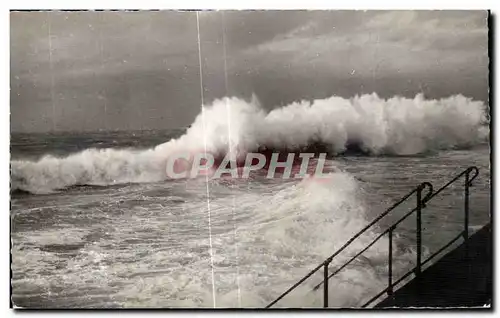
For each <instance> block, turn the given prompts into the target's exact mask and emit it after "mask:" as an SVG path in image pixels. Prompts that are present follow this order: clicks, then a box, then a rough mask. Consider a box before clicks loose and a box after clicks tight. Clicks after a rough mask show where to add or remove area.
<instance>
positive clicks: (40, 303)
mask: <svg viewBox="0 0 500 318" xmlns="http://www.w3.org/2000/svg"><path fill="white" fill-rule="evenodd" d="M182 133H183V130H175V131H168V130H167V131H142V132H111V133H110V132H96V133H71V134H70V133H56V134H14V135H12V136H11V157H12V159H11V160H12V161H20V160H23V161H35V160H38V159H40V158H41V157H43V156H44V155H47V154H51V155H53V156H55V157H56V158H64V157H65V156H68V155H70V154H75V153H78V152H81V151H83V150H85V149H90V148H97V149H106V148H114V149H124V148H126V149H133V150H134V151H143V150H146V149H148V148H151V147H154V146H155V145H158V144H161V143H163V142H165V141H167V140H170V139H171V138H175V137H178V136H180V135H182ZM89 160H90V159H89ZM54 164H56V165H57V164H58V161H57V159H54ZM328 165H330V166H334V167H335V168H336V170H335V171H337V172H334V173H333V174H332V178H331V179H330V180H329V181H328V182H326V183H320V184H318V183H311V182H306V181H297V180H280V179H266V178H264V177H262V178H260V177H258V176H257V177H255V178H252V179H248V180H212V181H210V182H208V184H207V181H206V180H205V179H203V178H202V179H190V180H165V181H153V182H135V183H116V184H110V185H109V184H108V185H85V186H69V187H66V188H65V189H60V190H56V191H52V192H50V193H45V194H29V193H25V192H14V193H12V197H11V236H12V272H13V276H12V292H13V301H14V303H15V304H16V305H17V306H22V307H212V306H213V304H214V300H215V302H216V305H217V306H220V307H262V306H265V305H266V304H267V303H269V302H270V301H272V300H273V299H274V298H275V297H277V296H279V294H281V292H283V291H284V290H286V289H287V288H288V287H289V286H290V285H292V284H293V283H294V282H295V281H297V280H298V279H300V278H301V277H302V276H303V275H304V274H305V273H307V272H308V271H309V270H310V269H311V268H314V267H315V266H316V265H317V264H318V263H319V262H321V261H322V260H323V259H324V258H325V257H328V256H329V255H330V254H332V253H333V252H334V251H335V249H336V248H338V247H340V246H341V245H342V244H343V243H345V242H346V241H347V240H348V239H349V238H350V237H351V236H352V234H354V233H355V232H357V231H358V230H359V229H361V228H362V227H363V226H364V225H365V224H367V223H368V222H369V221H371V220H372V219H374V218H375V217H376V216H377V215H379V214H380V213H381V212H383V211H384V210H385V209H386V208H387V207H389V206H390V205H391V203H393V202H395V201H396V200H398V199H399V198H400V197H402V196H404V195H405V194H406V193H408V192H409V191H410V190H412V189H413V188H414V187H415V186H416V185H418V184H419V183H420V182H423V181H429V182H431V183H432V184H433V185H434V187H436V188H438V187H440V186H441V185H443V184H445V183H446V182H447V181H448V180H449V179H451V178H452V177H453V176H454V175H456V174H457V173H459V172H461V171H462V170H463V169H466V168H467V167H468V166H471V165H475V166H477V167H478V168H479V171H480V173H479V176H478V178H477V179H476V180H475V182H474V187H473V188H472V189H471V203H470V206H471V211H470V213H471V214H470V225H471V226H472V227H471V228H472V229H477V228H478V227H480V226H481V225H484V224H485V223H487V222H488V221H489V213H490V149H489V145H488V144H482V145H476V146H473V147H471V148H469V149H466V150H443V151H434V152H429V153H427V154H424V155H417V156H366V155H363V156H341V157H329V159H328ZM61 169H63V168H59V170H58V169H54V170H50V173H52V174H57V173H63V170H61ZM462 183H463V182H460V183H457V184H456V185H454V186H452V187H451V188H449V189H447V190H446V191H444V192H443V194H442V195H440V196H439V197H438V198H436V199H434V200H433V201H432V202H431V203H430V204H429V207H428V208H427V209H425V210H424V213H423V224H424V225H423V230H424V233H423V244H424V247H425V253H427V254H428V253H432V252H433V251H436V250H437V249H439V248H440V247H441V246H443V245H444V244H446V243H447V241H448V240H449V239H451V238H452V237H454V236H455V235H457V234H458V233H459V232H460V231H461V230H462V228H463V210H462V207H463V186H462ZM207 188H208V190H209V191H208V196H207ZM207 198H209V200H207ZM414 204H415V200H412V201H409V202H408V203H407V204H403V205H402V206H400V207H398V208H397V209H396V210H395V211H393V213H391V214H390V215H389V216H388V217H387V218H386V219H384V220H382V223H381V224H382V225H381V227H383V226H384V225H388V224H389V223H391V222H394V221H395V220H397V219H398V218H400V217H401V216H402V215H403V214H404V213H406V211H408V210H409V209H410V208H413V207H414ZM208 212H210V220H209V214H208ZM380 230H381V228H375V229H373V230H372V231H369V233H367V234H366V235H365V236H363V237H362V238H361V239H360V240H359V242H356V243H355V244H353V249H352V250H351V252H353V251H354V250H356V249H358V250H359V249H361V248H362V247H364V246H365V245H366V244H367V243H369V242H370V238H373V237H374V236H375V235H376V234H377V233H378V232H379V231H380ZM387 244H388V242H387V240H382V241H380V244H375V245H374V246H373V247H372V248H371V249H369V250H368V252H367V253H366V254H365V257H364V258H362V259H360V260H359V261H357V262H355V263H353V265H352V266H349V267H348V268H346V269H345V270H344V271H343V272H341V273H340V275H339V276H338V277H335V278H334V281H333V283H331V284H330V288H332V291H331V293H330V295H334V296H332V299H331V301H330V305H331V306H344V307H346V306H359V305H360V304H361V303H362V302H363V300H366V299H368V298H370V296H372V295H374V294H376V293H377V292H378V291H380V290H381V289H382V288H384V287H385V284H386V281H387ZM395 244H396V253H395V256H394V261H395V275H396V277H395V278H397V276H398V275H399V276H401V275H403V274H404V273H405V272H406V271H407V270H408V269H410V268H411V267H412V266H413V264H414V262H415V252H414V251H415V217H410V218H408V219H407V220H406V221H405V222H403V223H402V224H401V226H400V227H399V228H398V230H397V240H396V243H395ZM348 253H350V252H349V251H348ZM346 259H347V256H343V257H341V258H340V259H339V260H338V263H335V262H337V261H335V262H334V263H333V264H332V266H335V265H337V264H338V265H340V264H341V262H342V260H346ZM320 276H321V273H320V275H319V276H318V277H313V278H312V282H311V283H309V284H306V285H305V286H304V287H302V288H299V289H298V290H297V291H296V292H295V293H292V295H290V296H289V297H287V298H285V299H284V300H283V302H282V303H280V304H281V305H283V306H320V304H321V299H322V298H321V297H322V294H321V290H320V291H318V292H316V293H314V292H311V286H312V285H313V284H314V282H318V281H320V280H321V277H320Z"/></svg>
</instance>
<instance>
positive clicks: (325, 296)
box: [323, 262, 329, 308]
mask: <svg viewBox="0 0 500 318" xmlns="http://www.w3.org/2000/svg"><path fill="white" fill-rule="evenodd" d="M328 264H329V262H325V265H324V267H323V274H324V276H323V277H324V282H323V308H328Z"/></svg>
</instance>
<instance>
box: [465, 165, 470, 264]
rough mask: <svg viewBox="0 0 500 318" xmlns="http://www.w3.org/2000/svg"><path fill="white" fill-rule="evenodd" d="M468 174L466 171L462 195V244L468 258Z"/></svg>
mask: <svg viewBox="0 0 500 318" xmlns="http://www.w3.org/2000/svg"><path fill="white" fill-rule="evenodd" d="M469 174H470V171H469V170H467V172H466V173H465V195H464V244H465V255H466V256H469V184H470V180H469Z"/></svg>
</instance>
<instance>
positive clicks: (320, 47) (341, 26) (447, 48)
mask: <svg viewBox="0 0 500 318" xmlns="http://www.w3.org/2000/svg"><path fill="white" fill-rule="evenodd" d="M335 14H338V13H337V12H336V13H335ZM345 15H346V17H344V18H343V19H342V18H341V17H339V16H337V17H336V18H332V19H325V18H324V17H322V19H318V20H310V21H308V22H306V23H304V24H303V25H301V26H298V27H296V28H294V29H293V30H291V31H290V32H288V33H287V34H283V35H278V36H276V37H275V38H273V39H272V40H270V41H267V42H264V43H260V44H258V45H255V46H253V47H251V48H248V49H246V50H245V51H244V52H243V55H244V57H245V58H246V59H249V60H251V62H250V64H256V65H260V66H261V67H264V68H266V69H270V68H273V67H275V66H276V64H281V63H289V64H291V65H293V66H294V68H295V69H296V70H297V72H303V71H304V69H309V68H310V66H311V65H313V64H314V65H315V66H316V67H317V68H318V69H320V70H322V71H324V72H337V73H338V74H350V73H351V72H352V70H355V71H356V73H357V74H358V75H365V76H368V75H370V74H371V73H372V72H373V71H374V70H376V71H377V72H380V73H381V74H384V75H390V74H399V73H405V74H415V73H424V72H448V71H449V72H453V71H454V70H456V68H457V66H463V65H465V64H469V65H468V67H469V68H480V69H481V70H483V71H484V70H485V69H486V67H487V20H486V18H487V13H486V12H485V11H480V12H444V11H435V12H433V11H430V12H429V11H426V12H417V11H391V12H381V13H377V14H373V13H372V12H370V13H367V12H361V11H357V12H349V14H347V13H346V14H345ZM347 16H350V17H356V19H354V20H357V21H358V22H360V23H359V24H358V25H356V26H354V27H351V28H350V29H348V30H345V26H346V24H349V25H351V26H352V21H349V19H347ZM264 56H265V57H264ZM259 61H260V63H259Z"/></svg>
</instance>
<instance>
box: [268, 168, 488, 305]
mask: <svg viewBox="0 0 500 318" xmlns="http://www.w3.org/2000/svg"><path fill="white" fill-rule="evenodd" d="M472 172H474V174H473V175H472V177H471V173H472ZM464 175H465V176H466V178H465V184H464V187H465V200H464V214H465V219H464V230H463V232H462V233H461V234H460V235H459V236H457V237H455V238H454V239H453V240H451V241H450V242H448V243H447V244H446V245H445V246H444V247H442V248H441V249H440V250H438V251H437V252H435V253H434V254H433V255H431V256H430V257H429V258H428V259H427V260H425V261H424V262H422V259H421V255H422V242H421V235H422V234H421V233H422V228H421V227H422V221H421V212H422V209H423V208H425V207H426V203H427V202H428V201H430V200H431V199H432V198H434V197H435V196H437V195H438V194H439V193H441V192H442V191H443V190H444V189H445V188H447V187H449V186H450V185H451V184H453V183H454V182H456V181H457V180H458V179H459V178H461V177H462V176H464ZM478 175H479V169H478V168H477V167H475V166H471V167H468V168H467V169H465V170H464V171H462V172H461V173H460V174H458V175H456V176H455V177H454V178H453V179H452V180H450V181H449V182H448V183H446V184H445V185H444V186H442V187H441V188H439V189H438V190H437V191H435V192H434V191H433V186H432V184H431V183H429V182H422V183H421V184H420V185H418V186H417V187H416V188H414V189H413V190H412V191H410V192H409V193H408V194H407V195H405V196H404V197H403V198H401V199H400V200H399V201H397V202H396V203H394V204H393V205H392V206H391V207H390V208H388V209H387V210H386V211H385V212H383V213H382V214H380V215H379V216H378V217H376V218H375V219H374V220H373V221H372V222H370V223H369V224H368V225H366V226H365V227H364V228H363V229H361V230H360V231H359V232H357V233H356V234H355V235H354V236H353V237H351V238H350V239H349V240H348V241H347V242H346V243H345V244H344V245H343V246H342V247H341V248H339V249H338V250H337V251H336V252H335V253H333V254H332V255H331V256H330V257H328V258H327V259H326V260H325V261H323V262H322V263H321V264H319V265H318V266H316V267H315V268H314V269H313V270H311V271H310V272H309V273H308V274H307V275H305V276H304V277H303V278H302V279H300V280H299V281H298V282H297V283H295V284H294V285H293V286H291V287H290V288H289V289H287V290H286V291H285V292H284V293H282V294H281V295H280V296H279V297H278V298H276V299H275V300H274V301H273V302H271V303H270V304H269V305H267V306H266V308H270V307H271V306H273V305H274V304H275V303H277V302H278V301H280V300H281V299H282V298H283V297H285V296H286V295H288V294H289V293H290V292H291V291H292V290H294V289H295V288H297V287H298V286H299V285H300V284H302V283H303V282H304V281H305V280H306V279H308V278H309V277H311V276H312V275H313V274H314V273H316V272H317V271H318V270H319V269H320V268H322V267H323V268H324V279H323V281H322V282H321V283H319V284H317V285H316V286H315V287H314V288H313V290H314V291H315V290H317V289H318V288H319V287H320V286H321V285H323V286H324V287H323V307H325V308H326V307H328V280H329V279H330V278H331V277H333V276H335V275H336V274H337V273H338V272H340V271H341V270H343V269H344V268H345V267H347V266H348V265H349V264H350V263H351V262H353V261H354V260H355V259H356V258H357V257H358V256H360V255H361V254H363V253H364V252H365V251H366V250H367V249H368V248H370V247H371V246H372V245H373V244H375V243H376V242H377V241H378V240H379V239H380V238H382V237H383V236H384V235H385V234H389V275H388V276H389V277H388V280H389V284H388V285H389V286H388V287H387V288H386V289H384V290H383V291H382V292H380V293H379V294H377V295H376V296H375V297H373V298H372V299H370V300H369V301H368V302H367V303H366V304H365V305H363V306H362V307H366V306H368V305H369V304H370V303H372V302H373V301H374V300H376V299H378V298H379V297H380V296H382V295H383V294H384V293H387V294H388V296H389V297H390V296H392V294H393V287H394V286H396V285H397V284H399V283H400V282H401V281H403V279H404V278H406V277H408V276H409V275H410V274H412V273H415V274H416V276H417V277H418V276H420V273H421V268H422V266H423V265H425V264H426V263H428V262H429V261H430V260H431V259H432V258H434V257H435V256H436V255H437V254H439V253H441V252H442V251H443V250H444V249H446V248H447V247H449V246H450V245H451V244H452V243H453V242H455V241H456V240H457V239H458V238H460V236H462V237H463V238H464V241H465V244H466V251H467V250H468V242H467V241H468V216H469V187H471V186H472V181H473V180H474V179H475V178H476V177H477V176H478ZM426 188H428V191H427V193H426V194H425V196H424V197H423V198H422V192H423V191H424V190H425V189H426ZM415 193H416V194H417V206H416V207H415V208H413V209H412V210H411V211H409V212H408V213H406V214H405V215H404V216H403V217H401V218H400V219H399V220H398V221H396V222H395V223H394V224H392V225H391V226H390V227H389V228H388V229H386V230H385V231H383V232H382V233H381V234H379V235H378V236H377V237H376V238H375V239H373V240H372V242H371V243H370V244H368V245H367V246H366V247H365V248H364V249H363V250H361V251H360V252H358V253H357V254H356V255H354V256H353V257H351V258H350V259H349V261H347V262H346V263H344V264H343V265H342V266H341V267H340V268H338V269H337V270H336V271H335V272H333V273H331V274H330V275H328V265H329V264H330V263H331V262H332V260H333V258H334V257H336V256H337V255H338V254H340V253H341V252H342V251H343V250H345V249H346V248H347V247H348V246H349V245H350V244H351V243H352V242H353V241H354V240H355V239H357V238H358V237H359V236H361V235H362V234H363V233H364V232H366V231H367V230H368V229H369V228H371V227H372V226H373V225H375V224H376V223H377V222H378V221H380V220H381V219H382V218H383V217H384V216H386V215H387V214H389V213H390V212H391V211H392V210H394V209H395V208H396V207H397V206H399V205H400V204H402V203H403V202H405V201H406V200H407V199H408V198H409V197H411V196H412V195H413V194H415ZM414 212H417V224H416V225H417V266H416V267H415V268H414V269H412V270H411V271H409V272H408V273H406V274H405V275H403V277H401V278H400V279H398V280H397V281H396V282H392V238H393V232H394V230H395V229H396V227H397V226H398V225H399V224H400V223H401V222H403V221H404V220H405V219H406V218H407V217H408V216H410V215H411V214H413V213H414Z"/></svg>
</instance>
